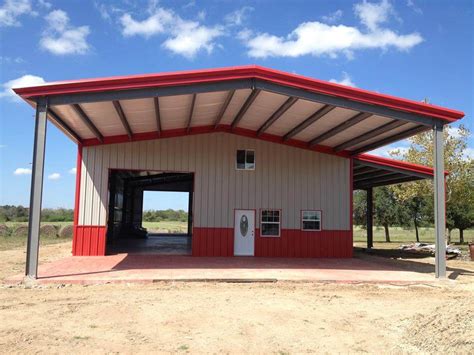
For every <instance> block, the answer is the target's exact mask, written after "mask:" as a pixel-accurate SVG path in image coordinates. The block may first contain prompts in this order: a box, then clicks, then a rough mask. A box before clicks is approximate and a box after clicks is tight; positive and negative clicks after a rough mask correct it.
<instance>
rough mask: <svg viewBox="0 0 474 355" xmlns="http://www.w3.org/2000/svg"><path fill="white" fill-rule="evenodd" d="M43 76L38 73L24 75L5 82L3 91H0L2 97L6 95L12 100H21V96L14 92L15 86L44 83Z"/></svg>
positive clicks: (21, 86)
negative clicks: (37, 74)
mask: <svg viewBox="0 0 474 355" xmlns="http://www.w3.org/2000/svg"><path fill="white" fill-rule="evenodd" d="M44 83H45V81H44V79H43V78H42V77H40V76H36V75H29V74H27V75H23V76H21V77H19V78H17V79H13V80H10V81H7V82H6V83H3V84H2V85H1V86H2V91H0V98H2V97H5V98H8V99H10V100H12V101H20V97H19V96H18V95H16V94H15V93H14V92H13V90H12V89H13V88H23V87H28V86H37V85H41V84H44Z"/></svg>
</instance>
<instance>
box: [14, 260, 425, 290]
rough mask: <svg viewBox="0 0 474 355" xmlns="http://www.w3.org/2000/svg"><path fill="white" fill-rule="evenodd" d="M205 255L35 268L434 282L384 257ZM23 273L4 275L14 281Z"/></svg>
mask: <svg viewBox="0 0 474 355" xmlns="http://www.w3.org/2000/svg"><path fill="white" fill-rule="evenodd" d="M377 259H379V258H373V259H370V260H361V259H357V258H353V259H303V258H301V259H298V258H292V259H289V258H253V257H230V258H219V257H215V258H206V257H189V256H158V255H136V254H130V255H129V254H117V255H110V256H86V257H77V256H76V257H68V258H65V259H61V260H58V261H55V262H52V263H49V264H45V265H41V266H40V268H39V278H38V282H40V283H66V284H69V283H74V284H99V283H121V282H143V283H146V282H156V281H249V282H251V281H312V282H326V281H332V282H346V283H356V282H375V283H379V282H381V283H384V282H386V283H387V282H390V283H392V282H395V283H419V282H433V281H434V277H433V275H432V274H430V273H420V272H413V271H407V270H402V269H397V268H395V267H394V266H392V265H389V263H387V262H384V260H383V259H380V260H377ZM22 279H23V275H16V276H14V277H11V278H9V279H7V280H5V281H6V282H7V283H18V282H20V281H21V280H22Z"/></svg>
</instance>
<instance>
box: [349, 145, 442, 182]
mask: <svg viewBox="0 0 474 355" xmlns="http://www.w3.org/2000/svg"><path fill="white" fill-rule="evenodd" d="M445 174H447V172H445ZM433 175H434V171H433V168H429V167H427V166H423V165H418V164H413V163H408V162H403V161H398V160H394V159H389V158H382V157H378V156H375V155H370V154H360V155H358V156H357V157H356V158H354V166H353V188H354V190H359V189H360V190H364V189H368V188H372V187H377V186H386V185H393V184H400V183H402V182H410V181H417V180H422V179H432V178H433Z"/></svg>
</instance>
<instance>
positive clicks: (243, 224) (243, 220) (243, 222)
mask: <svg viewBox="0 0 474 355" xmlns="http://www.w3.org/2000/svg"><path fill="white" fill-rule="evenodd" d="M248 231H249V220H248V218H247V216H246V215H242V217H240V234H241V235H242V237H245V236H246V235H247V232H248Z"/></svg>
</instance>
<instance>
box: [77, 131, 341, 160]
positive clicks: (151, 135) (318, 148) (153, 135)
mask: <svg viewBox="0 0 474 355" xmlns="http://www.w3.org/2000/svg"><path fill="white" fill-rule="evenodd" d="M215 132H224V133H232V134H236V135H239V136H243V137H249V138H255V139H261V140H264V141H267V142H272V143H278V144H283V145H287V146H291V147H296V148H301V149H306V150H310V151H315V152H320V153H325V154H331V155H336V156H339V157H343V158H348V157H349V152H348V151H341V152H334V151H333V150H332V148H330V147H326V146H323V145H315V146H313V147H311V146H309V144H308V143H307V142H303V141H300V140H296V139H290V140H288V141H283V138H282V137H280V136H276V135H272V134H267V133H263V134H261V135H260V136H258V135H257V132H255V131H252V130H250V129H246V128H239V127H236V128H234V129H232V127H231V126H230V125H219V126H218V127H217V128H216V129H215V128H214V126H212V125H211V126H199V127H192V128H191V130H190V131H189V132H187V130H186V128H178V129H170V130H165V131H161V132H148V133H137V134H134V135H133V136H132V139H131V140H130V139H129V137H128V136H127V135H120V136H112V137H104V141H103V143H100V142H99V141H98V140H97V139H96V138H90V139H85V140H84V141H83V142H82V143H83V145H84V146H85V147H90V146H96V145H102V144H116V143H127V142H138V141H143V140H151V139H162V138H173V137H182V136H187V135H195V134H205V133H215Z"/></svg>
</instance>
